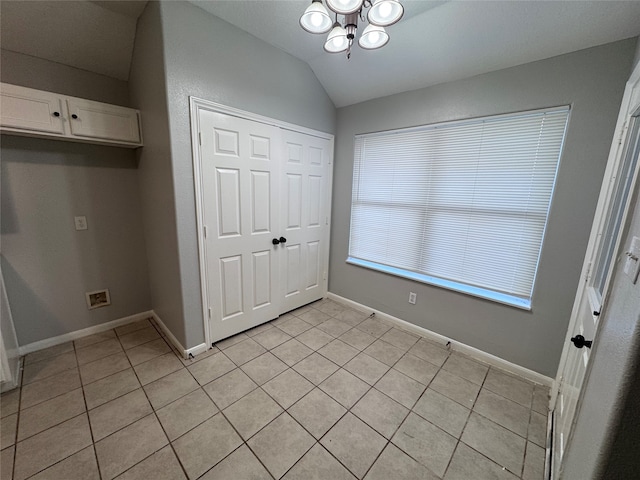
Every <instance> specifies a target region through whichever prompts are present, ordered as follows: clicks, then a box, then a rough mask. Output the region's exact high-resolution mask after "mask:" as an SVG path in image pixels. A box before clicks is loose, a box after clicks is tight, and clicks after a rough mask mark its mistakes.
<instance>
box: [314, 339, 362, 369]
mask: <svg viewBox="0 0 640 480" xmlns="http://www.w3.org/2000/svg"><path fill="white" fill-rule="evenodd" d="M318 353H319V354H320V355H322V356H323V357H326V358H328V359H329V360H331V361H332V362H333V363H335V364H337V365H340V366H342V365H344V364H345V363H347V362H348V361H349V360H351V359H352V358H353V357H355V356H356V355H357V354H358V353H359V352H358V350H356V349H355V348H353V347H352V346H350V345H347V344H346V343H344V342H343V341H341V340H334V341H333V342H331V343H328V344H326V345H325V346H324V347H322V348H321V349H320V350H318Z"/></svg>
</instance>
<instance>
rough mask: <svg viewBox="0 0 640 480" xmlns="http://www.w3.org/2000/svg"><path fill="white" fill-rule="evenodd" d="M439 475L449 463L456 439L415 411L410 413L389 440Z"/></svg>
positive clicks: (440, 475) (442, 473) (441, 474)
mask: <svg viewBox="0 0 640 480" xmlns="http://www.w3.org/2000/svg"><path fill="white" fill-rule="evenodd" d="M391 441H392V442H393V443H394V444H395V445H396V446H397V447H399V448H400V449H401V450H403V451H405V452H406V453H407V454H409V455H410V456H411V457H412V458H414V459H415V460H417V461H418V462H420V463H421V464H422V465H424V466H425V467H427V468H428V469H429V470H431V471H432V472H434V473H435V474H436V475H438V476H439V477H442V476H443V475H444V472H445V470H446V468H447V465H448V464H449V460H450V459H451V456H452V455H453V451H454V449H455V448H456V443H457V440H456V439H455V438H453V437H452V436H451V435H449V434H448V433H446V432H445V431H443V430H440V429H439V428H438V427H436V426H435V425H433V424H431V423H429V422H427V421H426V420H424V419H423V418H421V417H419V416H418V415H416V414H415V413H410V414H409V416H408V417H407V418H406V420H405V421H404V423H403V424H402V425H401V426H400V428H399V429H398V431H397V432H396V434H395V435H394V436H393V439H392V440H391Z"/></svg>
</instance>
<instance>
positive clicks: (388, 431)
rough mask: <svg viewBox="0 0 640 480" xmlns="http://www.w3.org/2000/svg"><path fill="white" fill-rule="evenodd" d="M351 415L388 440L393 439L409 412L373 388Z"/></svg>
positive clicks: (352, 410) (353, 409)
mask: <svg viewBox="0 0 640 480" xmlns="http://www.w3.org/2000/svg"><path fill="white" fill-rule="evenodd" d="M351 413H353V414H354V415H356V416H357V417H358V418H359V419H360V420H362V421H363V422H365V423H366V424H367V425H369V426H370V427H372V428H373V429H374V430H375V431H377V432H378V433H379V434H381V435H382V436H384V437H386V438H391V437H392V436H393V434H394V433H395V431H396V430H397V429H398V427H399V426H400V424H401V423H402V422H403V420H404V419H405V417H406V416H407V414H408V413H409V410H408V409H407V408H405V407H403V406H402V405H400V404H399V403H398V402H396V401H395V400H392V399H390V398H389V397H387V396H386V395H385V394H383V393H380V392H379V391H377V390H376V389H374V388H372V389H371V390H369V391H368V392H367V394H366V395H365V396H364V397H362V399H360V401H359V402H358V403H356V405H355V406H354V407H353V408H352V409H351Z"/></svg>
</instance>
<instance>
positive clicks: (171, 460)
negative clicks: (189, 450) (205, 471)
mask: <svg viewBox="0 0 640 480" xmlns="http://www.w3.org/2000/svg"><path fill="white" fill-rule="evenodd" d="M186 478H187V477H186V475H185V474H184V472H183V471H182V468H181V467H180V462H178V458H177V457H176V454H175V453H173V449H172V448H171V447H170V446H166V447H164V448H163V449H162V450H159V451H157V452H156V453H154V454H153V455H151V456H150V457H147V458H145V459H144V460H143V461H141V462H140V463H138V464H137V465H135V466H134V467H132V468H130V469H129V470H127V471H126V472H124V473H123V474H122V475H119V476H118V477H117V480H140V479H149V480H186Z"/></svg>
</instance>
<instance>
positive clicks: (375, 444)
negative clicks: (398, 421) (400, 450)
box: [320, 413, 387, 478]
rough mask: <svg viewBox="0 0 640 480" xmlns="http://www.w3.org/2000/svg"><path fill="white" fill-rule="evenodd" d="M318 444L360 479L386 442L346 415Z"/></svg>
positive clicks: (355, 419)
mask: <svg viewBox="0 0 640 480" xmlns="http://www.w3.org/2000/svg"><path fill="white" fill-rule="evenodd" d="M320 443H322V445H323V446H324V447H325V448H326V449H327V450H329V452H331V454H332V455H333V456H334V457H336V458H337V459H338V460H339V461H340V462H341V463H342V464H343V465H344V466H346V467H347V468H348V469H349V470H350V471H351V472H352V473H354V474H355V475H356V477H358V478H362V477H364V474H365V473H366V471H367V470H368V469H369V467H370V466H371V465H372V464H373V462H374V461H375V460H376V458H377V457H378V455H379V454H380V452H381V451H382V449H383V448H384V446H385V445H386V443H387V442H386V440H385V439H384V438H383V437H382V436H380V435H379V434H378V433H376V432H375V431H374V430H373V429H372V428H371V427H369V426H367V425H366V424H365V423H364V422H362V421H361V420H359V419H358V418H356V417H355V416H354V415H352V414H351V413H347V414H346V415H345V416H344V417H342V419H341V420H340V421H339V422H338V423H336V424H335V425H334V427H333V428H332V429H331V430H330V431H329V432H328V433H327V434H326V435H325V436H324V437H323V438H322V440H321V441H320Z"/></svg>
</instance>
